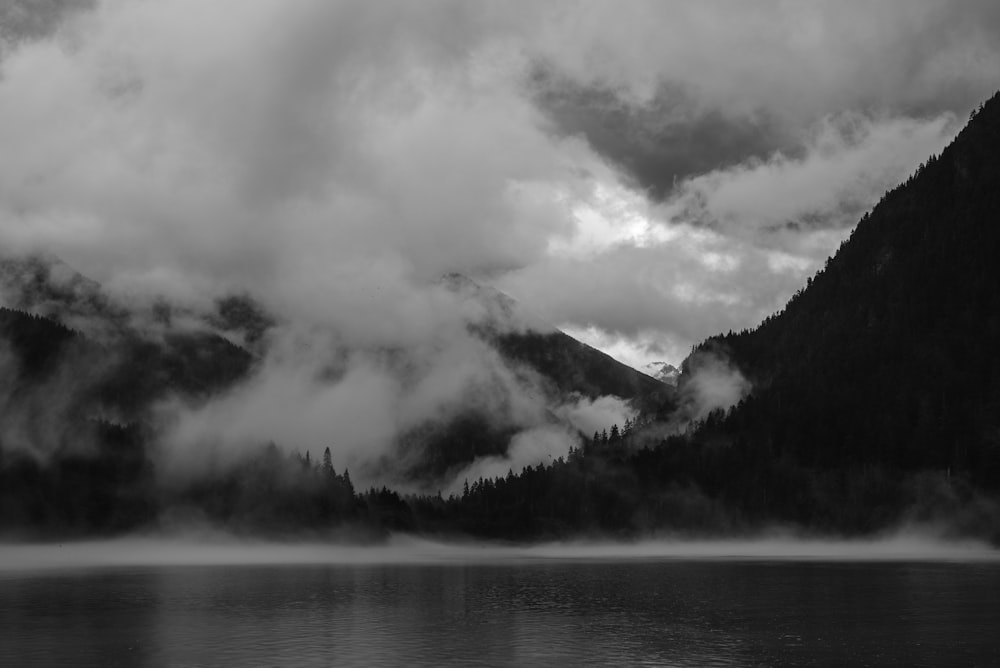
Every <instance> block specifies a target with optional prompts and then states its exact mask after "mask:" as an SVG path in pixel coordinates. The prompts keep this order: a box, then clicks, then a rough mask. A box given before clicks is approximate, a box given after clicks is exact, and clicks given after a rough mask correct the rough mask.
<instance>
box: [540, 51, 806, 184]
mask: <svg viewBox="0 0 1000 668" xmlns="http://www.w3.org/2000/svg"><path fill="white" fill-rule="evenodd" d="M531 90H532V92H533V94H534V98H535V100H536V101H537V104H538V105H539V107H540V108H541V109H542V110H543V112H544V113H545V114H546V116H547V117H548V119H549V120H550V121H551V124H552V128H553V130H554V131H555V132H556V133H558V134H561V135H579V136H582V137H583V138H585V139H586V141H587V143H588V144H589V145H590V146H591V148H593V149H594V150H595V151H596V152H597V153H598V154H600V155H602V156H603V157H605V158H606V159H607V160H609V161H611V162H612V163H613V164H615V165H617V166H618V167H619V168H620V169H622V170H623V171H624V173H625V175H626V176H627V178H628V179H629V180H630V181H631V182H632V183H633V184H634V185H635V186H636V187H638V188H639V189H641V190H643V191H645V192H646V193H647V194H648V195H649V196H650V197H652V198H653V199H657V200H662V199H664V198H665V197H666V196H667V195H668V194H670V192H671V191H672V190H673V187H674V186H675V185H676V183H677V181H678V180H681V179H684V178H687V177H689V176H694V175H696V174H702V173H704V172H707V171H710V170H713V169H719V168H720V167H730V166H733V165H736V164H739V163H741V162H745V161H747V160H750V159H752V158H764V157H767V156H769V155H771V154H772V153H774V152H775V151H784V152H789V153H794V152H795V151H796V150H797V148H796V145H795V142H794V140H793V138H792V137H789V136H788V135H787V133H786V132H785V131H784V130H783V129H782V128H781V126H780V125H779V124H778V123H776V122H775V120H774V119H773V118H772V117H771V116H770V114H769V113H768V112H767V111H766V110H761V111H760V113H757V114H749V115H729V114H727V113H726V112H725V110H723V109H719V108H704V107H703V106H702V105H701V104H700V103H699V101H698V99H697V97H696V96H694V95H693V94H692V93H690V92H688V90H687V89H686V88H685V87H683V86H680V85H669V84H666V83H664V84H663V85H661V86H660V87H659V88H658V89H657V91H656V94H655V95H654V97H653V98H652V99H650V100H647V101H642V102H637V101H634V100H632V99H630V98H629V96H624V95H621V94H620V92H619V91H616V90H615V89H614V88H612V87H610V86H605V85H602V84H585V83H579V82H576V81H573V80H572V79H569V78H567V77H560V76H559V75H557V74H554V73H552V72H550V71H548V70H546V69H545V68H542V67H539V68H538V69H537V70H536V71H535V73H534V74H533V76H532V77H531Z"/></svg>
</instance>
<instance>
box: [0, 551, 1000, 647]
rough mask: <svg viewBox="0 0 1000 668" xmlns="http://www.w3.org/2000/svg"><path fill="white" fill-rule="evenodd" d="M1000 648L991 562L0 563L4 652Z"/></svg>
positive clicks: (999, 582) (999, 581)
mask: <svg viewBox="0 0 1000 668" xmlns="http://www.w3.org/2000/svg"><path fill="white" fill-rule="evenodd" d="M533 664H534V665H538V664H547V665H581V664H585V665H596V664H620V665H667V666H670V665H674V666H729V665H740V666H756V665H817V666H831V665H884V666H891V665H928V666H947V665H956V666H960V665H967V666H973V665H980V666H989V665H1000V565H998V564H997V563H995V562H994V563H957V564H956V563H892V562H888V563H859V562H855V563H818V562H789V561H770V562H769V561H761V560H753V561H729V560H712V561H689V560H676V559H674V560H650V561H637V560H628V561H617V562H616V561H566V560H539V561H537V562H519V563H511V564H495V563H494V564H457V563H456V564H436V565H426V564H424V565H417V564H395V565H363V564H362V565H359V564H341V565H334V566H309V565H288V566H261V565H256V566H249V565H245V566H237V567H233V566H228V567H227V566H143V567H114V568H104V569H97V570H76V571H67V570H48V571H44V572H34V573H32V572H24V571H20V572H19V571H9V572H3V571H0V666H58V665H66V666H82V665H92V666H132V665H140V666H141V665H145V666H218V665H231V666H325V665H462V666H465V665H533Z"/></svg>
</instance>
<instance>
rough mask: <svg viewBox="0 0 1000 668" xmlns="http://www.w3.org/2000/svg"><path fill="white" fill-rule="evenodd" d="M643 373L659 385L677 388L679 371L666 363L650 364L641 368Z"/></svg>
mask: <svg viewBox="0 0 1000 668" xmlns="http://www.w3.org/2000/svg"><path fill="white" fill-rule="evenodd" d="M643 372H644V373H646V374H647V375H649V376H652V377H653V378H655V379H656V380H658V381H660V382H661V383H666V384H667V385H672V386H674V387H676V386H677V381H678V379H679V378H680V375H681V370H680V369H678V368H677V367H675V366H674V365H673V364H670V363H668V362H650V363H649V364H647V365H645V366H644V367H643Z"/></svg>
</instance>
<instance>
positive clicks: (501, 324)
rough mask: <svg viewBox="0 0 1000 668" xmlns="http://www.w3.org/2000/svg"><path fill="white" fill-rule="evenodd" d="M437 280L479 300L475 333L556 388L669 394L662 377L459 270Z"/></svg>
mask: <svg viewBox="0 0 1000 668" xmlns="http://www.w3.org/2000/svg"><path fill="white" fill-rule="evenodd" d="M442 284H443V285H445V286H446V287H447V288H448V289H450V290H452V291H453V292H455V293H458V294H460V295H463V296H465V297H467V298H470V299H472V300H474V301H476V302H477V303H478V304H480V305H481V307H482V310H483V312H484V314H485V317H484V319H483V321H481V322H477V323H474V324H473V325H472V330H473V331H474V332H475V333H477V334H478V335H480V336H481V337H482V338H483V339H484V340H486V341H487V342H488V343H490V344H491V345H492V346H493V347H494V348H496V349H497V351H498V352H499V353H500V354H501V355H503V356H504V358H506V359H507V360H509V361H511V362H515V363H518V364H524V365H526V366H528V367H530V368H531V369H533V370H534V371H536V372H538V373H539V374H541V375H542V376H543V377H544V378H545V379H546V380H547V381H548V382H549V383H551V389H552V391H554V392H556V393H562V394H568V393H571V392H576V393H578V394H581V395H583V396H585V397H588V398H590V399H595V398H597V397H599V396H603V395H608V394H613V395H615V396H617V397H621V398H623V399H630V400H633V401H634V402H637V403H639V404H642V407H643V408H652V407H661V406H662V404H663V403H664V402H665V401H668V400H669V399H670V398H671V397H672V388H668V387H666V385H665V384H664V383H662V382H660V381H658V380H656V379H655V378H652V377H650V376H648V375H646V374H645V373H642V372H641V371H637V370H636V369H633V368H632V367H630V366H628V365H626V364H622V363H621V362H619V361H618V360H616V359H614V358H613V357H611V356H610V355H607V354H605V353H603V352H601V351H600V350H597V349H596V348H592V347H591V346H588V345H587V344H585V343H583V342H581V341H577V340H576V339H574V338H573V337H572V336H570V335H569V334H566V333H565V332H562V331H560V330H558V329H556V328H555V327H554V326H553V325H551V324H549V323H546V322H541V321H540V320H539V319H537V318H534V317H532V316H531V315H530V314H526V313H525V312H524V310H523V308H522V306H521V305H520V304H519V303H518V302H517V300H516V299H513V298H512V297H510V296H509V295H506V294H504V293H503V292H500V291H499V290H495V289H493V288H490V287H484V286H481V285H479V284H478V283H476V282H475V281H473V280H472V279H470V278H467V277H465V276H463V275H461V274H448V275H446V276H445V277H443V278H442ZM511 324H514V326H513V327H512V326H511Z"/></svg>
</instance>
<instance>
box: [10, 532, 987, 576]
mask: <svg viewBox="0 0 1000 668" xmlns="http://www.w3.org/2000/svg"><path fill="white" fill-rule="evenodd" d="M636 560H639V561H656V560H691V561H713V560H766V561H829V562H864V561H900V562H904V561H914V562H917V561H945V562H997V563H1000V550H997V549H996V548H993V547H991V546H989V545H988V544H986V543H983V542H978V541H972V540H968V541H955V540H947V541H945V540H941V539H937V538H934V537H930V536H929V535H926V534H918V533H897V534H894V535H891V536H886V537H883V538H879V539H874V540H837V539H825V538H824V539H805V538H795V537H791V536H772V537H761V538H748V539H735V540H734V539H720V540H684V539H656V540H642V541H636V542H627V543H625V542H610V541H573V542H553V543H542V544H537V545H524V546H522V545H510V544H498V543H485V542H443V541H434V540H426V539H421V538H415V537H411V536H405V535H398V536H394V537H392V538H390V539H389V540H387V541H386V542H384V543H380V544H377V545H356V544H331V543H319V542H291V543H288V542H269V541H264V540H244V539H239V538H236V537H233V536H230V535H227V534H222V533H217V534H209V535H199V536H195V535H186V536H175V537H162V536H157V537H138V538H122V539H116V540H107V541H81V542H63V543H6V544H0V571H34V570H50V569H51V570H60V569H79V568H99V567H128V566H151V567H156V566H263V565H306V564H309V565H344V566H351V565H366V564H367V565H375V564H381V565H405V564H412V565H430V564H442V565H446V564H456V565H464V564H493V565H501V564H510V565H519V564H524V563H529V562H544V561H553V562H566V561H636Z"/></svg>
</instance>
